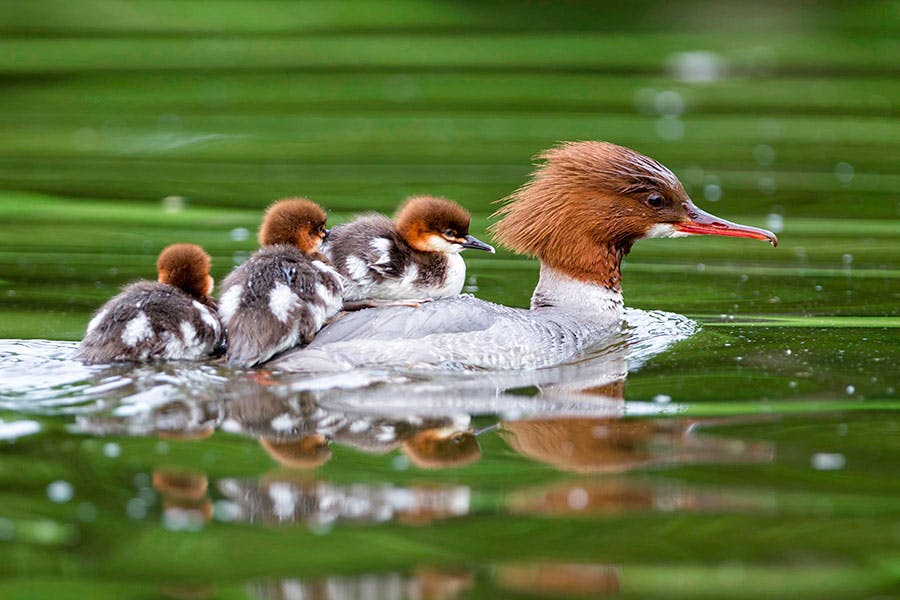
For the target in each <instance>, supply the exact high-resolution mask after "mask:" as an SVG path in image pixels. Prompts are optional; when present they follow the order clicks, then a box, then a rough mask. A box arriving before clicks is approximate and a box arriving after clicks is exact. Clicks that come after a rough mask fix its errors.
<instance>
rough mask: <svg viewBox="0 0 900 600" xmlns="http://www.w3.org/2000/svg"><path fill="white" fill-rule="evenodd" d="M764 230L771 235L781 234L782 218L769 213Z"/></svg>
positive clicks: (782, 227)
mask: <svg viewBox="0 0 900 600" xmlns="http://www.w3.org/2000/svg"><path fill="white" fill-rule="evenodd" d="M766 229H769V230H771V231H772V233H781V232H782V231H784V217H782V216H781V215H779V214H777V213H769V214H768V215H767V216H766Z"/></svg>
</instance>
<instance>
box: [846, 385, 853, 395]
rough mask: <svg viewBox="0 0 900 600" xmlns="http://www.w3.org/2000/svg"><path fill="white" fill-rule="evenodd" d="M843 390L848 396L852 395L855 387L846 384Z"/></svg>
mask: <svg viewBox="0 0 900 600" xmlns="http://www.w3.org/2000/svg"><path fill="white" fill-rule="evenodd" d="M844 391H845V392H847V395H848V396H852V395H853V394H854V393H855V392H856V388H855V387H853V386H852V385H848V386H847V387H846V388H845V389H844Z"/></svg>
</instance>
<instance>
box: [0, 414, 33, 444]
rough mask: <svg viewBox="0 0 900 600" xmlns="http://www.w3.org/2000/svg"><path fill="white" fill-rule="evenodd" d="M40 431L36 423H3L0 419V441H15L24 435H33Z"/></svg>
mask: <svg viewBox="0 0 900 600" xmlns="http://www.w3.org/2000/svg"><path fill="white" fill-rule="evenodd" d="M40 430H41V424H40V423H38V422H37V421H12V422H10V423H6V422H4V421H3V420H2V419H0V440H7V441H9V440H15V439H18V438H20V437H24V436H26V435H34V434H35V433H38V432H39V431H40Z"/></svg>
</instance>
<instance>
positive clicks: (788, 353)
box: [784, 348, 793, 356]
mask: <svg viewBox="0 0 900 600" xmlns="http://www.w3.org/2000/svg"><path fill="white" fill-rule="evenodd" d="M784 353H785V354H787V355H788V356H790V355H791V354H793V352H791V349H790V348H788V349H787V350H785V351H784Z"/></svg>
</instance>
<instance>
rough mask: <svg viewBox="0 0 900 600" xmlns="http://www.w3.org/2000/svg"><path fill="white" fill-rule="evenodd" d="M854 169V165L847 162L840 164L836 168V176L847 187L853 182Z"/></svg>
mask: <svg viewBox="0 0 900 600" xmlns="http://www.w3.org/2000/svg"><path fill="white" fill-rule="evenodd" d="M853 175H854V169H853V165H851V164H850V163H846V162H839V163H838V164H836V165H835V166H834V176H835V177H837V180H838V181H840V182H841V183H843V184H844V185H847V184H848V183H850V182H851V181H853Z"/></svg>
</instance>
